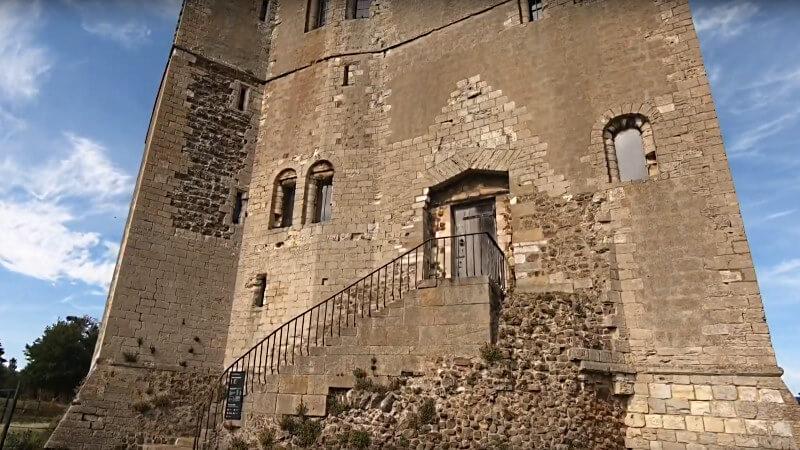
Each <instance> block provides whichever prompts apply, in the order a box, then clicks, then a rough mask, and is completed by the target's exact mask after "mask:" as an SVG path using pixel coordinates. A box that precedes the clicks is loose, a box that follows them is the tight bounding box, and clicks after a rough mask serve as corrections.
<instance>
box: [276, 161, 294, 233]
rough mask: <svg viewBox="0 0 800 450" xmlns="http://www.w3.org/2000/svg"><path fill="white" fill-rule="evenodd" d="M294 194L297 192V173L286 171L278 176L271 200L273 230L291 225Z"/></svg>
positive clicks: (290, 170)
mask: <svg viewBox="0 0 800 450" xmlns="http://www.w3.org/2000/svg"><path fill="white" fill-rule="evenodd" d="M295 192H297V172H295V171H294V170H292V169H286V170H284V171H283V172H281V173H280V174H278V177H277V178H276V179H275V193H274V195H273V198H272V226H273V227H274V228H283V227H289V226H291V225H292V216H294V199H295Z"/></svg>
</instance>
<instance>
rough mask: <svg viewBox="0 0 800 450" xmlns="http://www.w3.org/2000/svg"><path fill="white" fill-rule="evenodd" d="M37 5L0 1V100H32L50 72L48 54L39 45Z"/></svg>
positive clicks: (12, 0)
mask: <svg viewBox="0 0 800 450" xmlns="http://www.w3.org/2000/svg"><path fill="white" fill-rule="evenodd" d="M40 12H41V8H40V5H39V2H38V1H22V0H4V1H0V67H2V70H0V97H4V98H6V99H10V100H19V99H29V98H32V97H35V96H36V95H37V94H38V93H39V85H40V82H41V79H42V76H43V75H44V74H45V73H47V71H48V70H49V69H50V58H49V56H48V54H47V50H46V49H45V48H44V47H43V46H42V45H40V44H39V43H37V42H36V38H35V33H34V32H35V30H36V29H37V27H38V25H39V17H40Z"/></svg>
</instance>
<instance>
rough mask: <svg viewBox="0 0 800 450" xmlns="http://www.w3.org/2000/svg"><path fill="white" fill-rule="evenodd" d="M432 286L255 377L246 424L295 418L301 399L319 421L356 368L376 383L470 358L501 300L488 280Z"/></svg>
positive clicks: (462, 280)
mask: <svg viewBox="0 0 800 450" xmlns="http://www.w3.org/2000/svg"><path fill="white" fill-rule="evenodd" d="M432 281H433V283H432V285H431V286H427V287H421V288H419V289H416V290H412V291H409V292H408V293H406V294H405V295H404V296H403V299H401V300H398V301H395V302H392V303H387V305H386V307H385V308H382V309H381V310H379V311H373V312H372V313H371V314H372V316H371V317H370V316H365V317H363V318H357V319H356V320H355V326H349V327H347V328H342V329H341V334H340V335H339V336H335V337H333V338H326V341H325V346H319V347H312V348H311V349H310V352H309V354H308V355H297V354H295V355H294V362H292V361H291V356H290V357H289V363H288V364H287V365H285V366H282V367H281V369H280V373H254V374H253V375H251V376H255V377H256V380H255V381H254V383H253V385H252V388H251V390H250V391H249V392H248V394H247V396H246V400H245V404H244V412H245V418H244V421H247V420H249V419H252V418H254V417H256V416H259V415H271V414H276V415H282V414H294V413H295V412H296V410H297V407H298V405H299V404H300V402H302V403H303V404H304V405H305V407H306V408H307V414H308V415H309V416H324V415H325V414H326V403H327V402H326V400H327V397H328V395H329V394H331V393H332V392H335V391H337V390H347V389H351V388H352V387H353V386H354V384H355V377H354V375H353V371H354V370H355V369H357V368H359V369H362V370H364V371H365V372H366V373H367V374H368V375H369V376H370V377H371V378H373V381H375V382H379V383H381V382H382V383H388V379H389V377H396V376H400V375H402V374H409V373H419V372H423V371H425V370H426V369H427V368H429V367H431V366H432V365H433V364H434V363H435V361H436V359H437V358H439V357H474V356H477V355H478V354H479V349H480V347H481V346H482V345H483V344H484V343H485V342H491V340H492V325H491V323H492V317H493V310H494V308H493V304H494V305H495V306H496V304H497V302H498V301H499V293H498V292H496V291H495V290H494V289H493V288H492V287H491V285H490V284H489V281H488V279H487V278H486V277H471V278H459V279H455V280H452V279H439V280H432Z"/></svg>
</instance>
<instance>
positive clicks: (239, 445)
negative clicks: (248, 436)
mask: <svg viewBox="0 0 800 450" xmlns="http://www.w3.org/2000/svg"><path fill="white" fill-rule="evenodd" d="M228 448H229V449H231V450H250V443H249V442H247V441H246V440H245V439H244V438H241V437H239V436H232V437H231V441H230V442H229V443H228Z"/></svg>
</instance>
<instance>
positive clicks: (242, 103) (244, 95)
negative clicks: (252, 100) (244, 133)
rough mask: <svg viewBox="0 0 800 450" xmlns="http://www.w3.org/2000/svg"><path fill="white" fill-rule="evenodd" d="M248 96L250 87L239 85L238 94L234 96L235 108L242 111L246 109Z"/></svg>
mask: <svg viewBox="0 0 800 450" xmlns="http://www.w3.org/2000/svg"><path fill="white" fill-rule="evenodd" d="M249 96H250V88H248V87H247V86H245V85H240V86H239V95H238V97H237V98H236V109H238V110H239V111H244V110H246V109H247V102H248V97H249Z"/></svg>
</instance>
